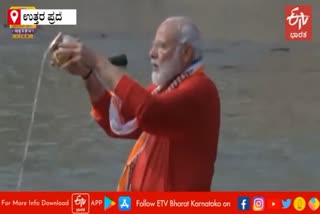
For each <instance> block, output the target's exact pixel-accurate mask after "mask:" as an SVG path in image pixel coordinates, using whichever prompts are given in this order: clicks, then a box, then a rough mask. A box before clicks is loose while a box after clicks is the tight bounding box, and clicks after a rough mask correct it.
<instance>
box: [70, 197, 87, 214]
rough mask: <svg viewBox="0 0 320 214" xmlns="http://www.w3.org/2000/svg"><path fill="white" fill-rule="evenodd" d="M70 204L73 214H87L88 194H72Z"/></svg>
mask: <svg viewBox="0 0 320 214" xmlns="http://www.w3.org/2000/svg"><path fill="white" fill-rule="evenodd" d="M71 204H72V205H71V209H72V213H73V214H89V212H90V195H89V194H88V193H73V194H72V197H71Z"/></svg>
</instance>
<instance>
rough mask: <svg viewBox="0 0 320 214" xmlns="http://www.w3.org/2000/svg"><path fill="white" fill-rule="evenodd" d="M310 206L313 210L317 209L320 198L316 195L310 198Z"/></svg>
mask: <svg viewBox="0 0 320 214" xmlns="http://www.w3.org/2000/svg"><path fill="white" fill-rule="evenodd" d="M308 206H309V208H310V209H311V210H312V211H316V210H317V209H318V208H319V206H320V203H319V200H318V199H317V198H315V197H312V198H310V200H309V202H308Z"/></svg>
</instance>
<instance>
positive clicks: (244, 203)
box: [238, 196, 250, 211]
mask: <svg viewBox="0 0 320 214" xmlns="http://www.w3.org/2000/svg"><path fill="white" fill-rule="evenodd" d="M249 209H250V198H249V197H243V196H241V197H238V210H240V211H246V210H249Z"/></svg>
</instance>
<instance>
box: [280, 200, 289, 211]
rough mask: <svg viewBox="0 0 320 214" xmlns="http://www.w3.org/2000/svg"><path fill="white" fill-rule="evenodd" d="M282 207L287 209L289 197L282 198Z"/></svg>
mask: <svg viewBox="0 0 320 214" xmlns="http://www.w3.org/2000/svg"><path fill="white" fill-rule="evenodd" d="M281 203H282V209H288V208H289V207H290V205H291V199H290V198H287V199H286V200H282V201H281Z"/></svg>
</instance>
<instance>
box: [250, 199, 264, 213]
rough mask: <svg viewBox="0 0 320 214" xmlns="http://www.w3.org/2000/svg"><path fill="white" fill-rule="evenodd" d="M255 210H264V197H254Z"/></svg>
mask: <svg viewBox="0 0 320 214" xmlns="http://www.w3.org/2000/svg"><path fill="white" fill-rule="evenodd" d="M252 209H253V211H263V210H264V197H261V196H259V197H254V198H253V206H252Z"/></svg>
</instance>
